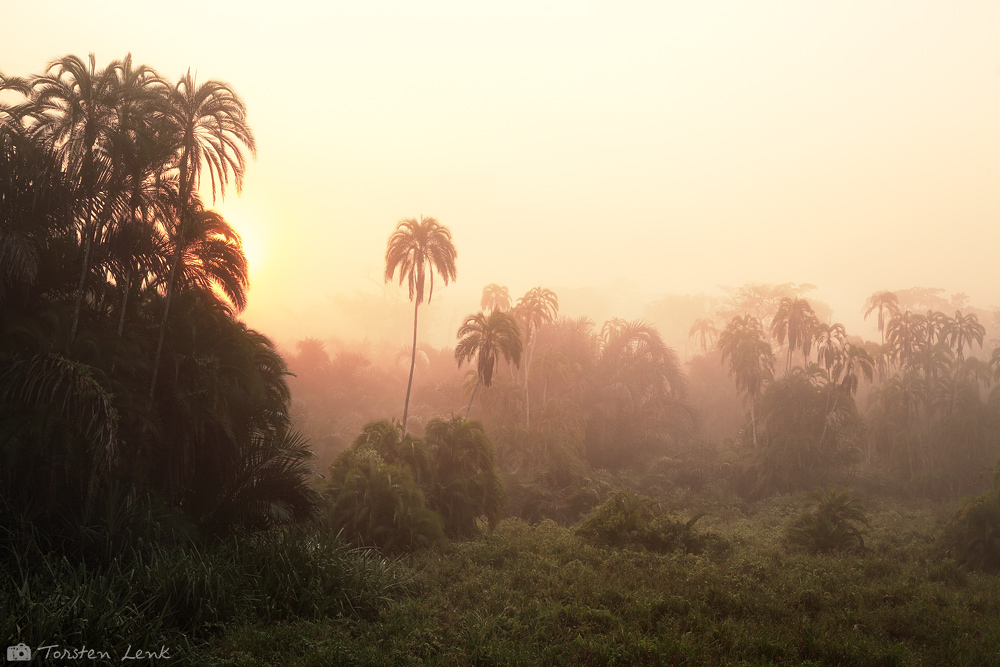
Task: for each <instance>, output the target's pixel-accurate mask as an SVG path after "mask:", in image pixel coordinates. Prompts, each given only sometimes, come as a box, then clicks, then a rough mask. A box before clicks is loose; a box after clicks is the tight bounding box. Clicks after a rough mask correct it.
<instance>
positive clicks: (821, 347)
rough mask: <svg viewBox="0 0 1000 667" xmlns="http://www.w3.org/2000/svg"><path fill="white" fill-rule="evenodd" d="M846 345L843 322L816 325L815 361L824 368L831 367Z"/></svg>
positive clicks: (828, 368) (845, 332)
mask: <svg viewBox="0 0 1000 667" xmlns="http://www.w3.org/2000/svg"><path fill="white" fill-rule="evenodd" d="M846 345H847V331H846V330H845V329H844V325H843V324H832V325H827V324H822V323H820V324H817V325H816V357H817V362H818V363H819V364H821V365H822V366H823V367H824V368H825V369H826V370H828V371H829V370H830V369H831V368H833V365H834V363H835V362H836V361H837V359H838V357H839V356H840V354H841V352H842V351H843V350H844V348H845V347H846Z"/></svg>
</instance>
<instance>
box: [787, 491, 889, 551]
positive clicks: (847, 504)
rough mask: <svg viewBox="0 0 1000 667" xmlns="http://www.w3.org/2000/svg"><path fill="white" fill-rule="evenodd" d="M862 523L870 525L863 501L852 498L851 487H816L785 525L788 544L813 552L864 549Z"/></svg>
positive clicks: (865, 525)
mask: <svg viewBox="0 0 1000 667" xmlns="http://www.w3.org/2000/svg"><path fill="white" fill-rule="evenodd" d="M861 526H864V527H866V528H870V525H869V523H868V517H867V515H866V513H865V510H864V501H863V500H862V499H860V498H853V497H851V490H850V489H849V490H847V491H837V489H836V488H835V487H833V486H831V487H830V488H828V489H819V488H818V489H816V490H815V491H813V492H812V493H810V494H809V496H808V498H807V500H806V502H805V510H804V511H803V512H802V514H800V515H799V517H798V518H797V519H795V521H793V522H792V524H791V525H790V526H789V527H788V531H787V537H788V541H789V543H791V544H794V545H797V546H801V547H804V548H806V549H807V550H809V551H812V552H813V553H819V552H830V551H844V550H850V549H863V548H864V546H865V541H864V537H863V533H864V531H863V530H862V528H861Z"/></svg>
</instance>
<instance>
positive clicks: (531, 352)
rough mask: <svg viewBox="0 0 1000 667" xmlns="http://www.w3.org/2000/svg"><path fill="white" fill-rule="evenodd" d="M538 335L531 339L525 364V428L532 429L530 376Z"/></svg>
mask: <svg viewBox="0 0 1000 667" xmlns="http://www.w3.org/2000/svg"><path fill="white" fill-rule="evenodd" d="M537 340H538V336H537V335H533V336H532V337H531V349H530V350H529V351H528V359H527V360H526V361H525V364H524V427H525V428H531V400H530V397H529V396H528V374H529V372H530V371H531V359H532V358H533V357H534V356H535V341H537Z"/></svg>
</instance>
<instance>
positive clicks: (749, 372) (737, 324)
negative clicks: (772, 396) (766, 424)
mask: <svg viewBox="0 0 1000 667" xmlns="http://www.w3.org/2000/svg"><path fill="white" fill-rule="evenodd" d="M718 344H719V351H720V352H721V353H722V358H721V361H722V363H725V362H726V360H727V359H728V360H729V372H730V374H731V375H732V376H733V378H734V379H735V380H736V387H737V389H739V390H741V391H743V392H744V394H746V398H747V400H748V401H749V403H750V422H751V426H752V428H753V442H754V447H756V446H757V417H756V413H755V405H756V403H757V401H758V400H760V396H761V393H763V390H764V384H765V383H766V382H767V381H768V380H770V379H771V377H772V375H773V374H774V353H773V352H772V351H771V344H770V343H768V342H767V340H766V338H765V337H764V329H763V328H762V327H761V325H760V320H758V319H757V318H756V317H753V316H752V315H744V316H743V317H740V316H739V315H737V316H736V317H734V318H733V319H732V320H730V322H729V324H728V325H727V326H726V328H725V329H724V330H723V331H722V333H721V334H719V343H718Z"/></svg>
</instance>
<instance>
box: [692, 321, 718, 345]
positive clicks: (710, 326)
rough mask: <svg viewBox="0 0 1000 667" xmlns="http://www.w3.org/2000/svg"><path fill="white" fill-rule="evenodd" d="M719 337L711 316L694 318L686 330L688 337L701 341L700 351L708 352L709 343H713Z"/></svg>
mask: <svg viewBox="0 0 1000 667" xmlns="http://www.w3.org/2000/svg"><path fill="white" fill-rule="evenodd" d="M718 337H719V330H718V329H717V328H716V327H715V322H713V321H712V320H711V318H707V317H706V318H702V319H699V320H695V322H694V324H693V325H691V330H690V331H688V338H697V339H698V340H700V341H701V353H702V354H708V345H709V343H711V344H714V343H715V341H716V340H717V339H718Z"/></svg>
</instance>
